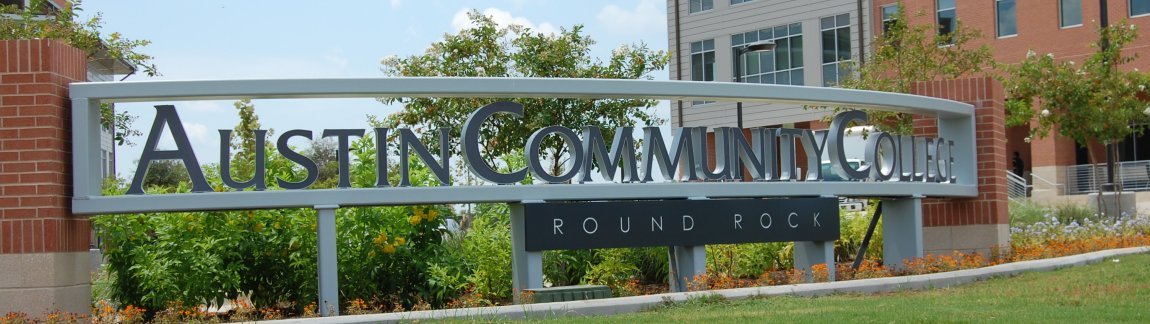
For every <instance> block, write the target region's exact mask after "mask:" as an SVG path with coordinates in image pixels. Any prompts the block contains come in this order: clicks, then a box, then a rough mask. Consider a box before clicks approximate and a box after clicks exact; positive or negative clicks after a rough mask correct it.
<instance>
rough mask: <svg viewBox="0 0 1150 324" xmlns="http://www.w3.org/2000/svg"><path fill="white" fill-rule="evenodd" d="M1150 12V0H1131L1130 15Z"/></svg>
mask: <svg viewBox="0 0 1150 324" xmlns="http://www.w3.org/2000/svg"><path fill="white" fill-rule="evenodd" d="M1145 14H1150V0H1130V17H1134V16H1141V15H1145Z"/></svg>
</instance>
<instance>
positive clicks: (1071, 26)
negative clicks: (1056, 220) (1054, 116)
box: [871, 0, 1150, 203]
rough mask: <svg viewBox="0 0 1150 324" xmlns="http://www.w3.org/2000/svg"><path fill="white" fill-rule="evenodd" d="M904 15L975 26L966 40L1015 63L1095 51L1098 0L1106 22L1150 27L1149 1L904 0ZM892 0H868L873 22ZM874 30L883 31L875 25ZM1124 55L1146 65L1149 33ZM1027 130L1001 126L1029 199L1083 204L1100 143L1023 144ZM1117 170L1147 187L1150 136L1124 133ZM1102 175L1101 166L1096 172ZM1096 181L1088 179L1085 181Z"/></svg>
mask: <svg viewBox="0 0 1150 324" xmlns="http://www.w3.org/2000/svg"><path fill="white" fill-rule="evenodd" d="M902 3H903V5H904V6H905V12H906V13H907V16H908V19H910V22H911V23H912V24H938V25H939V26H940V28H947V26H946V25H947V24H948V23H949V22H950V18H952V17H953V18H957V21H959V22H961V23H962V25H963V26H964V27H969V28H975V29H978V30H979V31H981V33H982V37H981V38H979V39H976V40H974V41H973V42H972V45H975V46H978V45H983V44H985V45H988V46H990V48H991V50H992V51H993V54H994V58H995V60H996V61H997V62H999V63H1003V64H1013V63H1017V62H1020V61H1021V60H1022V59H1024V58H1025V57H1026V55H1027V52H1029V51H1034V52H1035V53H1037V54H1038V55H1046V54H1051V55H1054V57H1055V58H1057V59H1060V60H1070V61H1077V62H1082V61H1085V59H1086V58H1087V57H1088V56H1089V55H1090V54H1092V53H1093V52H1095V48H1093V47H1092V45H1093V44H1094V43H1095V42H1096V41H1097V39H1098V27H1099V23H1100V22H1101V20H1102V11H1101V6H1102V3H1105V4H1106V7H1107V10H1106V18H1107V20H1108V21H1109V23H1111V24H1115V23H1119V22H1121V21H1126V22H1127V23H1129V24H1132V25H1135V26H1137V27H1138V29H1139V30H1146V29H1145V28H1146V27H1150V0H1103V1H1096V0H1049V1H1017V0H1007V1H1003V0H993V1H992V0H985V1H955V0H904V1H902ZM897 4H898V1H897V0H874V1H873V6H872V7H871V14H872V17H874V19H873V20H872V23H873V24H874V26H882V21H883V19H885V17H889V15H890V13H891V12H893V11H895V8H896V6H897ZM872 32H873V33H875V34H876V35H877V34H880V33H882V30H881V28H874V29H872ZM1124 51H1125V52H1126V54H1130V55H1138V56H1139V57H1141V59H1139V60H1136V61H1134V62H1132V63H1130V64H1126V65H1123V66H1120V68H1121V69H1125V70H1131V69H1140V70H1150V59H1147V57H1150V35H1143V36H1142V37H1140V38H1138V39H1137V40H1135V41H1134V42H1133V43H1132V44H1130V45H1128V46H1127V47H1126V48H1125V49H1124ZM1028 132H1029V128H1028V127H1012V128H1008V129H1007V143H1006V153H1007V154H1008V155H1007V159H1008V160H1007V161H1008V163H1009V161H1010V160H1009V159H1011V158H1012V156H1013V153H1014V152H1018V153H1019V156H1020V157H1021V160H1022V161H1023V165H1024V168H1023V169H1024V173H1025V175H1026V177H1024V178H1025V179H1027V180H1029V181H1030V184H1031V185H1033V191H1032V194H1033V199H1035V200H1038V201H1042V202H1048V203H1054V202H1061V201H1065V200H1070V201H1075V202H1084V201H1085V200H1087V199H1086V197H1087V196H1086V195H1085V193H1087V192H1090V191H1093V190H1094V189H1095V188H1096V185H1095V184H1097V182H1104V181H1105V176H1103V175H1102V174H1097V176H1095V174H1093V173H1092V172H1091V171H1092V170H1093V169H1092V168H1090V166H1089V164H1092V163H1103V162H1105V153H1104V150H1103V149H1101V147H1100V145H1097V144H1095V145H1092V147H1091V149H1090V150H1089V151H1088V150H1086V149H1084V148H1081V147H1079V146H1078V145H1077V144H1075V143H1074V141H1073V140H1071V139H1068V138H1063V137H1060V136H1058V135H1057V134H1050V136H1048V137H1045V138H1034V139H1031V141H1030V142H1029V143H1028V142H1027V141H1026V138H1027V135H1028ZM1118 153H1119V161H1121V162H1123V163H1122V167H1123V170H1122V171H1120V172H1119V173H1118V175H1119V176H1120V177H1122V181H1123V182H1124V185H1125V187H1126V189H1127V190H1135V191H1142V190H1147V189H1150V181H1146V180H1145V179H1147V175H1146V174H1145V171H1143V172H1136V171H1138V170H1145V169H1146V168H1145V167H1146V165H1148V164H1147V163H1148V162H1147V161H1148V160H1150V138H1144V136H1143V137H1137V138H1130V139H1128V140H1126V141H1124V142H1123V143H1122V144H1120V145H1118ZM1098 172H1104V170H1098ZM1092 180H1093V181H1094V182H1091V181H1092ZM1143 196H1144V195H1143V194H1141V193H1139V194H1138V197H1139V200H1150V194H1146V195H1145V197H1143Z"/></svg>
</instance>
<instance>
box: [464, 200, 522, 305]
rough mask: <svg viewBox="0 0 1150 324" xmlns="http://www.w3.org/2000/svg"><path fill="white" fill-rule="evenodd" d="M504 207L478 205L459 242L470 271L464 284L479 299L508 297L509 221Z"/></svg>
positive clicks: (507, 211) (509, 273) (509, 268)
mask: <svg viewBox="0 0 1150 324" xmlns="http://www.w3.org/2000/svg"><path fill="white" fill-rule="evenodd" d="M510 215H511V214H510V211H509V210H508V209H507V205H506V204H479V205H478V206H477V208H476V217H475V219H474V220H473V221H472V223H471V228H470V229H468V230H467V233H466V234H465V235H463V237H462V239H460V240H459V246H460V249H459V250H460V251H462V257H463V259H464V260H465V262H466V263H467V265H468V266H469V268H470V269H471V271H470V274H469V275H468V276H467V281H468V282H469V283H470V284H472V286H473V287H474V289H475V293H477V294H478V295H479V296H480V297H481V298H489V299H510V298H511V220H510V219H511V218H510Z"/></svg>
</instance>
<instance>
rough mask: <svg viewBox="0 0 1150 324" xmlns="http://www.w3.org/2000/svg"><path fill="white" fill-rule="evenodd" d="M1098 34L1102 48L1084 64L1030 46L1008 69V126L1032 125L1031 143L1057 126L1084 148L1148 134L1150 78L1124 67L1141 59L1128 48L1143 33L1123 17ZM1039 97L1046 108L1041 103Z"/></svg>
mask: <svg viewBox="0 0 1150 324" xmlns="http://www.w3.org/2000/svg"><path fill="white" fill-rule="evenodd" d="M1098 33H1099V37H1098V41H1097V42H1096V43H1095V44H1093V45H1092V47H1094V48H1095V49H1096V51H1095V52H1094V53H1092V54H1091V55H1090V57H1088V58H1087V59H1086V61H1085V62H1082V64H1081V65H1078V64H1077V63H1075V62H1074V61H1069V60H1062V61H1059V60H1057V59H1056V58H1055V57H1054V55H1053V54H1046V55H1038V54H1036V53H1034V51H1029V52H1027V54H1026V59H1025V60H1023V61H1022V62H1021V63H1019V64H1017V65H1014V66H1009V67H1007V68H1006V69H1005V70H1006V71H1007V75H1008V77H1006V78H1004V79H1003V85H1004V86H1005V88H1006V90H1007V100H1006V125H1007V126H1012V127H1013V126H1022V125H1029V126H1030V127H1031V128H1030V137H1027V138H1026V140H1027V142H1029V141H1030V139H1031V138H1032V137H1035V136H1037V137H1039V138H1042V137H1046V136H1047V135H1049V134H1050V132H1051V131H1053V130H1057V132H1058V135H1060V136H1064V137H1067V138H1070V139H1073V140H1074V141H1075V142H1076V143H1078V144H1079V145H1081V146H1084V147H1089V146H1090V145H1091V144H1094V143H1100V144H1103V145H1112V144H1115V143H1118V142H1120V141H1122V140H1123V139H1125V138H1128V137H1130V136H1131V135H1135V134H1141V133H1142V131H1143V128H1142V127H1139V126H1138V125H1139V124H1142V123H1145V122H1147V121H1150V117H1148V116H1147V113H1150V108H1148V107H1147V106H1150V98H1148V97H1147V92H1146V86H1147V84H1150V78H1148V77H1147V76H1146V75H1145V74H1144V73H1140V72H1139V71H1138V69H1133V70H1132V71H1121V70H1119V69H1118V66H1119V65H1122V64H1126V63H1130V62H1133V61H1134V60H1135V59H1137V55H1123V53H1122V49H1123V47H1125V46H1126V45H1127V44H1130V43H1131V42H1133V41H1134V40H1135V39H1136V38H1137V37H1138V34H1137V31H1136V28H1135V26H1134V25H1128V24H1127V23H1126V22H1125V21H1123V22H1120V23H1118V24H1116V25H1111V26H1105V27H1099V29H1098ZM1036 99H1037V101H1038V103H1039V104H1040V106H1039V108H1042V109H1040V110H1039V109H1036V107H1035V100H1036ZM1114 153H1116V152H1113V151H1112V153H1110V154H1107V160H1108V161H1113V160H1114V159H1116V156H1114ZM1109 167H1111V168H1113V165H1110V166H1109ZM1108 171H1109V172H1110V173H1109V174H1111V175H1113V174H1115V172H1116V170H1113V169H1110V170H1108ZM1099 206H1100V207H1101V205H1099Z"/></svg>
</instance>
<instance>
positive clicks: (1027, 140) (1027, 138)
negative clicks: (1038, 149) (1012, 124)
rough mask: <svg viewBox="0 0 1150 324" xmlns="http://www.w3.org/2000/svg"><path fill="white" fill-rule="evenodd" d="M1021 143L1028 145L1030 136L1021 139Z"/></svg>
mask: <svg viewBox="0 0 1150 324" xmlns="http://www.w3.org/2000/svg"><path fill="white" fill-rule="evenodd" d="M1022 141H1023V142H1027V143H1030V136H1027V137H1026V138H1023V139H1022Z"/></svg>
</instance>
